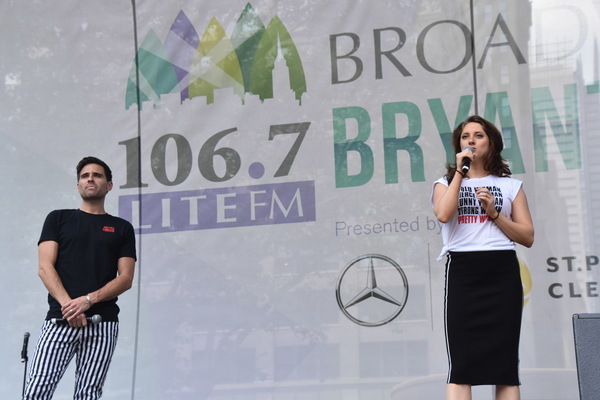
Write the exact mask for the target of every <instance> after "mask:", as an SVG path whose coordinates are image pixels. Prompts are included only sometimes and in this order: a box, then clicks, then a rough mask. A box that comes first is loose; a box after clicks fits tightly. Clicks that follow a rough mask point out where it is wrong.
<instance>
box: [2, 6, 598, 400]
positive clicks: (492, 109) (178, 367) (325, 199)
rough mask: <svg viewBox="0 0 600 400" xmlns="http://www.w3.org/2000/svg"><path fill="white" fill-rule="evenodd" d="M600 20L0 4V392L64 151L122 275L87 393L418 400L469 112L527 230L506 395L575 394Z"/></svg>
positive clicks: (432, 387) (30, 326) (66, 167)
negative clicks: (447, 194) (102, 221)
mask: <svg viewBox="0 0 600 400" xmlns="http://www.w3.org/2000/svg"><path fill="white" fill-rule="evenodd" d="M599 26H600V4H599V3H598V2H597V1H592V0H589V1H586V0H582V1H578V2H564V1H550V0H544V1H541V0H533V1H529V2H524V1H517V0H507V1H498V0H494V1H491V0H488V1H484V0H481V1H478V0H475V1H472V2H470V1H465V0H460V1H459V0H448V1H420V0H405V1H400V0H397V1H380V2H373V1H367V0H364V1H360V0H357V1H344V0H330V1H326V2H325V1H317V0H306V1H302V2H292V1H273V0H254V1H251V2H245V1H202V0H197V1H168V2H166V1H143V2H142V1H140V2H136V1H133V2H123V1H121V2H116V1H109V2H106V1H86V2H80V1H67V0H65V1H61V2H52V1H36V2H3V3H2V5H0V34H1V37H2V39H1V40H0V49H1V52H0V54H2V56H1V57H0V76H2V77H3V80H4V87H3V90H2V96H1V97H0V102H1V106H2V107H1V111H0V115H1V119H0V135H1V136H0V137H1V141H0V142H1V149H2V150H1V158H0V163H1V164H0V165H1V168H0V176H1V182H2V183H3V186H4V188H5V191H4V195H3V196H2V205H3V206H2V208H1V212H2V230H1V235H2V240H1V241H0V246H2V247H1V249H2V251H0V274H1V275H0V282H1V283H0V284H1V285H2V290H1V291H0V299H1V300H2V306H3V309H4V310H5V314H4V315H5V319H6V320H5V323H4V324H2V328H0V329H1V332H2V333H1V336H2V338H3V341H2V343H0V356H1V359H2V373H1V374H0V376H1V377H2V378H0V393H1V394H2V398H17V397H18V396H19V393H20V390H21V385H22V377H23V371H24V367H25V365H24V364H25V363H23V362H21V363H20V362H19V351H20V349H21V346H22V341H23V338H24V333H25V332H31V343H30V349H29V354H30V355H31V353H32V351H33V344H34V342H35V339H36V338H37V335H38V331H39V327H40V326H41V324H42V320H43V318H44V315H45V312H46V306H45V296H46V291H45V289H44V287H43V285H42V284H41V282H40V280H39V278H38V277H37V274H36V271H37V248H36V244H37V239H38V237H39V233H40V230H41V226H42V223H43V220H44V218H45V216H46V214H47V213H48V212H50V211H51V210H53V209H56V208H77V207H78V206H79V204H80V199H79V198H78V195H77V192H76V190H75V189H76V187H75V184H76V176H75V165H76V164H77V162H78V161H79V160H80V159H81V158H82V157H84V156H86V155H95V156H98V157H100V158H101V159H103V160H105V161H106V162H107V163H108V164H109V165H110V166H111V168H112V169H113V173H114V189H113V190H112V192H111V193H109V195H108V197H107V210H108V211H109V213H111V214H115V215H119V216H121V217H123V218H126V219H128V220H129V221H131V222H132V223H133V225H134V227H135V228H136V231H137V245H138V256H139V259H138V263H137V266H136V282H135V285H134V288H133V289H132V290H130V291H129V292H126V293H125V294H124V295H122V296H121V298H120V300H119V304H120V305H121V309H122V312H121V315H120V319H121V334H120V338H119V344H118V347H117V352H116V354H115V357H114V360H113V364H112V366H111V370H110V372H109V377H108V381H107V384H106V386H105V394H104V397H103V398H106V399H125V398H131V399H144V400H154V399H157V400H158V399H161V400H162V399H176V400H181V399H215V400H216V399H219V400H233V399H235V400H246V399H256V400H259V399H260V400H262V399H273V400H291V399H327V400H335V399H340V400H341V399H344V400H352V399H406V398H410V399H430V398H436V396H437V397H438V398H439V396H442V393H443V391H444V385H445V379H446V376H445V374H446V371H447V358H446V350H445V342H444V323H443V287H444V260H443V259H442V261H439V262H438V261H436V259H437V257H438V255H439V253H440V250H441V247H442V243H441V235H440V230H441V225H440V223H439V222H438V221H437V219H436V218H435V216H434V214H433V211H432V207H431V202H430V196H431V188H432V182H433V181H435V180H436V179H437V178H439V177H440V176H442V175H443V174H444V172H445V164H446V163H447V162H448V161H453V160H454V154H453V150H452V148H451V145H450V135H451V132H452V130H453V128H454V127H455V126H456V125H457V124H458V123H459V122H461V121H463V120H464V119H465V118H466V117H467V116H468V115H471V114H480V115H482V116H484V117H485V118H487V119H489V120H491V121H492V122H494V123H495V124H496V125H497V126H498V127H499V128H501V130H502V133H503V135H504V141H505V150H504V153H503V155H504V157H505V158H506V159H507V160H508V161H509V162H510V166H511V169H512V172H513V176H514V177H516V178H517V179H520V180H522V181H523V182H524V188H525V191H526V193H527V196H528V200H529V204H530V208H531V212H532V216H533V219H534V224H535V229H536V240H535V244H534V246H533V247H532V248H531V249H525V248H523V247H518V249H517V253H518V256H519V259H520V261H521V275H522V278H523V288H524V293H525V305H524V316H523V330H522V336H521V351H520V354H521V361H520V366H521V381H522V393H523V398H524V399H527V398H535V399H576V398H577V397H578V388H577V374H576V364H575V352H574V344H573V333H572V323H571V317H572V315H573V314H575V313H597V312H599V303H598V296H599V293H600V290H599V288H598V280H599V269H600V266H599V263H600V258H599V252H598V250H597V242H598V240H600V236H599V233H598V232H600V208H599V207H598V204H599V203H598V200H600V192H599V191H598V190H597V188H596V186H597V185H598V182H597V179H596V178H595V175H597V174H598V171H599V170H600V157H598V155H599V154H600V153H599V152H598V150H599V147H600V142H599V141H598V139H597V138H598V137H600V121H599V115H600V114H599V111H600V67H599V64H600V62H599V60H600V48H599V44H598V43H599V40H600V37H599V36H600V31H599V28H598V27H599ZM490 279H494V277H490ZM21 361H25V360H21ZM72 375H73V369H72V368H71V369H70V370H69V371H68V372H67V375H66V376H65V378H64V379H63V382H61V384H60V386H59V389H58V392H57V395H56V396H55V398H56V399H69V398H71V392H72V386H73V378H72ZM477 391H481V397H480V398H492V397H491V392H490V390H489V388H478V389H477ZM486 396H488V397H486Z"/></svg>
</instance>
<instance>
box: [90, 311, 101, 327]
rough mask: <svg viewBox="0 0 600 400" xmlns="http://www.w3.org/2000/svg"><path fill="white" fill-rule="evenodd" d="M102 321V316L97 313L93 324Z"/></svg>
mask: <svg viewBox="0 0 600 400" xmlns="http://www.w3.org/2000/svg"><path fill="white" fill-rule="evenodd" d="M100 322H102V317H101V316H100V315H98V314H96V315H94V316H93V317H92V324H94V325H96V324H99V323H100Z"/></svg>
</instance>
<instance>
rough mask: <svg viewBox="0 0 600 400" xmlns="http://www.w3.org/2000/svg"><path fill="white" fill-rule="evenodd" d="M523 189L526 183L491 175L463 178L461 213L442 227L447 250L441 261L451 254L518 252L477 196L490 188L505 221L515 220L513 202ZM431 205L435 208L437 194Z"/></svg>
mask: <svg viewBox="0 0 600 400" xmlns="http://www.w3.org/2000/svg"><path fill="white" fill-rule="evenodd" d="M437 184H441V185H444V186H446V187H447V186H448V180H447V178H446V177H442V178H440V179H438V180H437V181H435V182H434V183H433V187H435V185H437ZM522 185H523V182H521V181H520V180H518V179H514V178H510V177H503V178H501V177H498V176H493V175H488V176H486V177H485V178H475V179H469V178H466V179H465V178H463V180H462V182H461V185H460V192H459V194H458V210H457V212H456V214H455V215H454V217H453V218H452V220H451V221H448V222H447V223H445V224H442V240H443V241H444V247H443V248H442V252H441V254H440V256H439V257H438V261H439V260H440V259H441V258H442V257H443V256H444V255H446V253H448V252H449V251H486V250H488V251H489V250H512V249H514V248H515V243H514V242H513V241H512V240H510V239H509V238H508V237H507V236H506V235H505V234H504V233H503V232H502V231H501V230H500V228H498V226H497V225H496V223H495V222H494V221H492V220H491V219H490V216H489V215H488V214H487V213H486V212H485V210H484V209H483V207H481V203H480V201H479V200H477V199H476V198H475V192H476V189H477V188H480V187H486V188H488V189H489V190H490V192H491V194H492V195H493V196H494V198H495V204H496V209H497V210H498V211H499V212H500V213H501V214H502V215H504V216H505V217H507V218H511V214H512V202H513V201H514V200H515V197H517V194H518V193H519V190H520V189H521V186H522ZM431 202H432V204H433V194H432V196H431ZM494 215H495V214H494Z"/></svg>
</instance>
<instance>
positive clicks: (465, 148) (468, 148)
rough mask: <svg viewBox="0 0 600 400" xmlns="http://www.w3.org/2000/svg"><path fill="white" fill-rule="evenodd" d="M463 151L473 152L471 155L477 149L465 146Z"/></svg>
mask: <svg viewBox="0 0 600 400" xmlns="http://www.w3.org/2000/svg"><path fill="white" fill-rule="evenodd" d="M463 150H471V153H473V151H474V150H475V149H473V148H472V147H471V146H465V147H463Z"/></svg>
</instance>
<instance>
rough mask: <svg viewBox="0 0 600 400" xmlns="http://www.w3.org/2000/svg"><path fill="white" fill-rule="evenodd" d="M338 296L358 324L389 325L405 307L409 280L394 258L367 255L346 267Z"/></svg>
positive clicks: (350, 317) (347, 313) (340, 305)
mask: <svg viewBox="0 0 600 400" xmlns="http://www.w3.org/2000/svg"><path fill="white" fill-rule="evenodd" d="M335 296H336V298H337V303H338V306H339V307H340V310H342V312H343V313H344V315H346V317H348V318H349V319H350V320H352V321H354V322H355V323H357V324H359V325H362V326H380V325H385V324H387V323H388V322H390V321H392V320H393V319H394V318H396V317H397V316H398V315H399V314H400V313H401V312H402V310H403V309H404V306H405V305H406V300H407V298H408V280H407V279H406V275H405V274H404V271H403V270H402V268H400V266H399V265H398V264H397V263H396V262H395V261H394V260H392V259H391V258H389V257H386V256H383V255H381V254H365V255H362V256H360V257H357V258H355V259H354V260H352V261H350V263H349V264H348V265H347V266H346V267H345V268H344V269H343V270H342V272H341V273H340V276H339V277H338V280H337V284H336V290H335Z"/></svg>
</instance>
